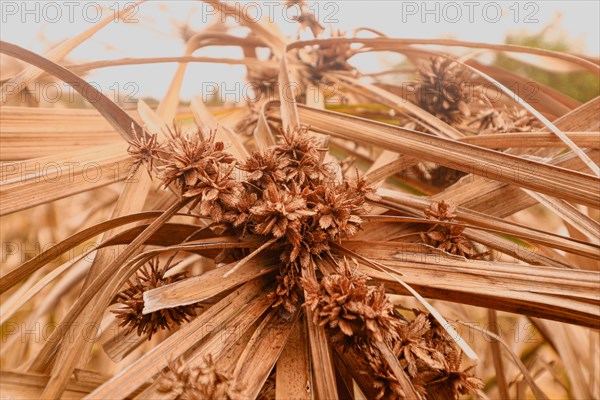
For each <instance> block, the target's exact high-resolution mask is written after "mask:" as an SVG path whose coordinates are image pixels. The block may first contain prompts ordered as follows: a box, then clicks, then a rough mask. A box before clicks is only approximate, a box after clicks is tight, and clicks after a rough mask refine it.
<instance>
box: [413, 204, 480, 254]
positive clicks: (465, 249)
mask: <svg viewBox="0 0 600 400" xmlns="http://www.w3.org/2000/svg"><path fill="white" fill-rule="evenodd" d="M455 211H456V205H455V204H453V203H450V202H446V201H444V200H442V201H440V202H434V203H432V204H431V205H430V206H429V208H427V209H426V210H425V215H426V216H427V218H429V219H434V220H438V221H447V222H456V214H455V213H454V212H455ZM464 230H465V227H464V226H460V225H452V226H445V225H438V224H435V225H432V226H431V227H430V228H429V230H428V231H427V232H424V233H421V239H422V240H423V242H425V243H426V244H428V245H430V246H433V247H437V248H438V249H441V250H444V251H446V252H448V253H450V254H456V255H460V256H463V257H467V258H472V257H474V256H475V255H476V251H475V249H474V248H473V245H472V244H471V242H470V241H469V240H468V239H467V238H466V237H464V236H463V235H462V233H463V231H464Z"/></svg>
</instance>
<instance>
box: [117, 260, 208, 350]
mask: <svg viewBox="0 0 600 400" xmlns="http://www.w3.org/2000/svg"><path fill="white" fill-rule="evenodd" d="M169 269H170V268H169V265H168V264H166V265H165V266H163V267H161V266H160V265H159V261H158V259H152V260H150V261H149V262H148V263H147V264H145V265H144V266H143V267H142V268H140V269H139V270H138V271H137V273H136V274H135V276H134V278H133V280H130V281H129V282H127V287H126V288H125V289H124V290H122V291H121V292H120V293H119V294H117V296H116V298H115V302H116V303H119V304H121V305H122V306H123V307H121V308H119V309H117V310H115V311H113V313H114V314H116V317H117V319H119V326H121V327H124V328H126V331H125V333H126V334H127V333H130V332H132V331H134V330H135V331H136V332H137V334H138V336H142V335H144V334H148V340H150V339H151V338H152V335H153V334H154V333H156V332H158V331H159V330H162V329H168V330H170V329H173V328H174V327H176V326H178V325H181V324H182V323H184V322H188V321H190V319H191V318H193V317H195V316H196V310H195V308H196V307H195V306H194V305H187V306H179V307H174V308H165V309H162V310H160V311H156V312H153V313H149V314H142V310H143V309H144V298H143V295H144V292H146V291H148V290H151V289H156V288H158V287H161V286H165V285H168V284H170V283H173V282H177V281H179V280H181V279H183V278H185V277H186V273H184V272H180V273H176V274H172V275H170V276H165V275H166V273H167V271H168V270H169Z"/></svg>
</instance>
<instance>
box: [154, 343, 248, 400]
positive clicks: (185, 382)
mask: <svg viewBox="0 0 600 400" xmlns="http://www.w3.org/2000/svg"><path fill="white" fill-rule="evenodd" d="M157 385H158V391H159V392H161V393H166V394H169V395H170V397H169V398H173V399H176V400H199V399H203V400H222V399H223V400H236V399H241V393H240V391H239V389H237V388H236V387H235V386H234V385H233V383H232V377H231V375H230V374H228V373H226V372H224V371H222V370H220V369H219V368H218V367H217V366H216V365H215V363H214V361H213V359H212V357H211V355H210V354H209V355H208V356H206V357H205V358H204V359H203V360H202V362H201V363H200V365H198V366H194V367H186V366H185V364H184V363H183V361H181V360H179V361H177V362H171V363H169V366H168V369H167V370H166V371H165V372H163V374H162V376H161V377H160V378H159V380H158V383H157Z"/></svg>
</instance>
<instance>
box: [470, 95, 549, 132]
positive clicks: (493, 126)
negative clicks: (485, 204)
mask: <svg viewBox="0 0 600 400" xmlns="http://www.w3.org/2000/svg"><path fill="white" fill-rule="evenodd" d="M484 104H485V105H486V106H487V108H485V109H484V110H482V111H481V112H480V113H479V114H478V116H477V118H475V119H474V120H473V121H471V122H470V124H469V125H471V124H477V123H478V133H479V134H491V133H507V132H534V131H539V130H541V129H542V128H543V125H542V123H541V122H540V121H539V120H538V119H537V118H535V117H534V116H533V115H531V114H529V113H528V112H527V110H524V109H519V108H517V107H513V108H511V109H507V108H506V107H505V108H504V109H503V110H497V109H494V108H493V107H492V105H491V103H490V102H489V100H487V99H485V101H484Z"/></svg>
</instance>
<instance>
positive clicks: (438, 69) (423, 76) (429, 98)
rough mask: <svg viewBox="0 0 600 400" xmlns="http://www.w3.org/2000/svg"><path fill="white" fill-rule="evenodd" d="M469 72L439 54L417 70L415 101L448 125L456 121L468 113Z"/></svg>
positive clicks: (457, 122)
mask: <svg viewBox="0 0 600 400" xmlns="http://www.w3.org/2000/svg"><path fill="white" fill-rule="evenodd" d="M470 79H471V73H470V72H469V71H468V70H466V69H465V68H463V67H461V66H460V65H459V64H458V63H456V62H455V61H453V60H451V59H449V58H445V57H438V58H432V59H431V61H430V62H429V63H428V64H427V65H424V66H422V67H421V68H420V69H419V83H418V84H417V87H416V89H417V91H416V94H417V103H418V105H419V106H420V107H421V108H423V109H424V110H426V111H428V112H429V113H431V114H433V115H434V116H436V117H438V118H440V119H441V120H443V121H445V122H447V123H449V124H459V123H460V122H461V121H462V120H463V118H465V117H468V116H470V115H471V112H470V110H469V107H468V103H470V102H471V101H472V98H471V94H470V93H469V90H468V86H467V85H468V82H469V80H470Z"/></svg>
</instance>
